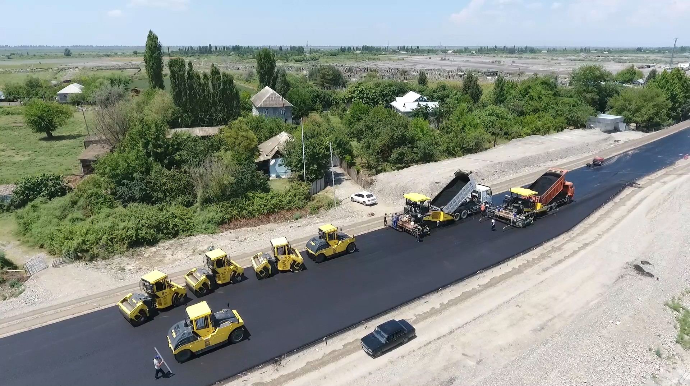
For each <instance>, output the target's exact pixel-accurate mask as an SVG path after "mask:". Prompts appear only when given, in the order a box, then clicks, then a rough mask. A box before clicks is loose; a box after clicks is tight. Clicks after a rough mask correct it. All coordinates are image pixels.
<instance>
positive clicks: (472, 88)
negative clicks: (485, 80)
mask: <svg viewBox="0 0 690 386" xmlns="http://www.w3.org/2000/svg"><path fill="white" fill-rule="evenodd" d="M462 93H463V94H465V95H467V96H469V97H470V99H472V102H474V103H477V102H479V100H480V99H481V98H482V88H481V87H480V86H479V78H478V77H477V76H476V75H474V74H473V73H471V72H470V73H467V75H465V80H463V82H462Z"/></svg>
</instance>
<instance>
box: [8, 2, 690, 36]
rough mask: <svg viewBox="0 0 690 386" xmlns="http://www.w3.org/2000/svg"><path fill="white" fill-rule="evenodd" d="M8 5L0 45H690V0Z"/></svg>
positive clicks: (58, 3)
mask: <svg viewBox="0 0 690 386" xmlns="http://www.w3.org/2000/svg"><path fill="white" fill-rule="evenodd" d="M0 15H1V16H0V45H56V46H67V45H126V46H142V45H144V43H145V40H146V34H147V32H148V30H149V29H151V30H153V31H154V32H155V33H156V34H157V35H158V37H159V38H160V40H161V43H162V44H163V45H164V46H165V45H171V46H177V45H194V46H196V45H207V44H209V43H210V44H213V45H234V44H239V45H305V44H307V42H308V43H309V45H312V46H341V45H362V44H367V45H379V46H385V45H388V44H390V45H391V46H398V45H415V46H416V45H420V46H438V45H443V46H477V45H499V46H503V45H508V46H512V45H520V46H524V45H530V46H574V47H580V46H593V47H638V46H654V47H656V46H671V45H672V44H673V38H675V37H678V38H679V40H678V44H679V45H690V36H689V35H688V32H689V31H690V24H687V20H690V0H431V1H429V0H427V1H419V0H397V1H393V0H391V1H379V0H347V1H337V2H336V1H328V0H325V1H324V0H318V1H317V0H282V1H280V0H263V1H247V0H243V1H237V0H224V1H223V0H108V1H94V0H59V1H56V0H0ZM684 21H686V22H685V23H684ZM682 32H684V33H685V34H683V35H682V34H681V33H682ZM686 39H687V40H686Z"/></svg>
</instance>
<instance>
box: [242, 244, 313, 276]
mask: <svg viewBox="0 0 690 386" xmlns="http://www.w3.org/2000/svg"><path fill="white" fill-rule="evenodd" d="M271 247H272V248H273V256H271V255H269V254H268V253H265V252H260V253H257V254H256V255H254V256H252V258H251V260H252V267H253V268H254V272H255V273H256V277H257V278H258V279H265V278H267V277H270V276H271V275H272V274H273V273H274V271H273V270H274V269H276V270H278V271H292V272H299V271H301V270H303V269H304V259H302V255H301V254H300V253H299V251H298V250H296V249H295V248H293V247H292V246H291V245H290V243H289V242H288V241H287V239H286V238H285V237H278V238H276V239H273V240H271Z"/></svg>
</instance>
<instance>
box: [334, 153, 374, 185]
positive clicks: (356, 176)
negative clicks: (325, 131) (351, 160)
mask: <svg viewBox="0 0 690 386" xmlns="http://www.w3.org/2000/svg"><path fill="white" fill-rule="evenodd" d="M333 162H334V163H335V164H336V165H338V166H340V168H341V169H343V170H344V171H345V173H347V175H348V176H350V178H351V179H352V181H354V182H355V183H356V184H357V185H359V186H361V187H362V188H364V189H367V188H369V187H370V186H371V185H373V184H374V179H373V178H372V177H371V176H370V175H368V174H367V173H365V172H363V171H357V168H355V167H354V166H350V165H348V163H347V162H346V161H344V160H342V159H340V157H338V156H337V155H335V154H333Z"/></svg>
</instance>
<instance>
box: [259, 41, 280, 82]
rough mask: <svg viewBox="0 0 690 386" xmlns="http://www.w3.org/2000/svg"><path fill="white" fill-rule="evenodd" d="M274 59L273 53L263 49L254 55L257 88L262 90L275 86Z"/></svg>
mask: <svg viewBox="0 0 690 386" xmlns="http://www.w3.org/2000/svg"><path fill="white" fill-rule="evenodd" d="M275 73H276V57H275V55H274V54H273V51H271V50H269V49H268V48H264V49H262V50H261V51H259V52H258V53H257V54H256V74H257V75H258V76H259V86H260V87H261V88H264V87H265V86H268V87H270V88H274V87H275V86H276V77H275Z"/></svg>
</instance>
